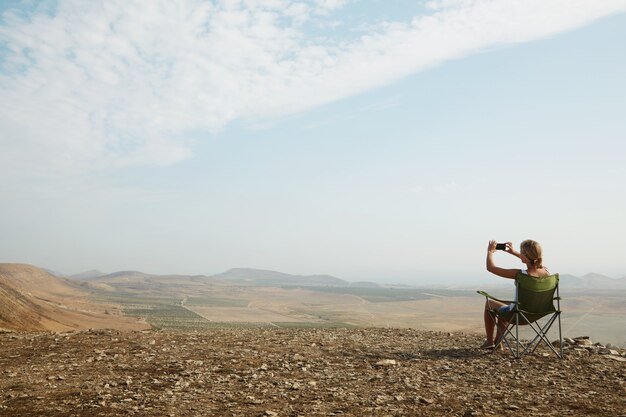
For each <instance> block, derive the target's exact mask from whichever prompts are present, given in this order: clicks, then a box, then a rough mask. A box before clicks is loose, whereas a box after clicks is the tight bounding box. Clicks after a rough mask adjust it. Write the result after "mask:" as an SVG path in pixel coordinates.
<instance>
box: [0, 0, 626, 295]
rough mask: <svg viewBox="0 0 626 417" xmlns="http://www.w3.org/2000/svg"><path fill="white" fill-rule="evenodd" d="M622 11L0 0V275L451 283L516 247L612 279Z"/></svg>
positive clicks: (338, 0)
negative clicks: (249, 275) (314, 277)
mask: <svg viewBox="0 0 626 417" xmlns="http://www.w3.org/2000/svg"><path fill="white" fill-rule="evenodd" d="M625 12H626V1H623V0H607V1H602V2H597V1H592V0H575V1H572V0H567V1H566V0H551V1H545V0H542V1H539V0H525V1H517V0H501V1H490V0H477V1H472V2H468V1H462V0H446V1H421V2H419V1H400V0H398V1H394V2H386V1H385V2H383V1H378V0H367V1H365V0H364V1H356V0H353V1H351V0H318V1H307V2H296V1H289V0H275V1H253V0H250V1H245V2H232V1H193V0H184V1H183V0H181V1H177V2H169V1H152V2H149V3H146V2H141V1H108V2H105V3H101V2H82V1H66V0H59V1H56V2H52V1H33V2H23V3H22V2H15V1H3V2H2V3H1V4H0V97H1V98H2V99H1V100H0V146H1V150H2V151H1V152H0V196H1V198H0V231H1V237H0V262H25V263H29V264H34V265H38V266H42V267H46V268H49V269H52V270H55V271H58V272H63V273H66V274H72V273H78V272H81V271H85V270H89V269H95V268H97V269H99V270H102V271H107V272H112V271H119V270H127V269H133V270H141V271H146V272H150V273H155V274H165V273H182V274H215V273H218V272H222V271H225V270H227V269H230V268H233V267H252V268H259V269H269V270H277V271H283V272H288V273H293V274H303V275H307V274H331V275H334V276H337V277H340V278H343V279H346V280H349V281H359V280H373V281H377V282H403V283H409V284H416V285H421V284H433V283H454V284H458V283H463V282H468V281H476V280H482V279H491V278H490V277H489V275H488V274H487V273H486V271H484V252H485V249H486V246H487V241H488V240H489V239H496V240H499V241H512V242H514V243H515V244H519V242H520V241H521V240H523V239H526V238H532V239H536V240H538V241H540V242H541V243H542V245H543V246H544V250H545V260H546V264H547V265H548V266H549V267H550V269H551V270H552V271H558V272H561V273H570V274H574V275H582V274H585V273H587V272H591V271H593V272H596V273H600V274H605V275H608V276H611V277H615V278H619V277H624V276H626V265H625V264H624V261H623V253H624V249H626V223H625V221H624V213H625V212H626V164H625V163H624V162H625V157H624V155H626V145H625V144H624V138H625V137H626V121H625V119H624V109H625V108H626V77H624V74H626V54H624V42H623V41H624V39H626V13H625ZM498 262H500V263H501V264H503V265H505V266H507V265H510V266H517V265H519V263H518V262H515V260H513V259H507V258H506V255H505V254H499V258H498Z"/></svg>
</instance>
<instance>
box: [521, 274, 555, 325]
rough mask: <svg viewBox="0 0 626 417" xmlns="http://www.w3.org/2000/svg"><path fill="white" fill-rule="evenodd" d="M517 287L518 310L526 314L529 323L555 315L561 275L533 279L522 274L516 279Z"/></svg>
mask: <svg viewBox="0 0 626 417" xmlns="http://www.w3.org/2000/svg"><path fill="white" fill-rule="evenodd" d="M515 285H516V286H517V302H518V308H519V309H520V310H521V311H523V312H524V315H525V316H526V317H527V318H528V321H530V322H534V321H535V320H538V319H540V318H541V317H543V316H545V315H547V314H550V313H554V312H555V311H557V309H556V308H555V306H554V298H555V295H554V293H555V292H557V296H558V287H559V274H554V275H550V276H547V277H531V276H529V275H525V274H522V273H521V272H520V273H518V274H517V276H516V277H515Z"/></svg>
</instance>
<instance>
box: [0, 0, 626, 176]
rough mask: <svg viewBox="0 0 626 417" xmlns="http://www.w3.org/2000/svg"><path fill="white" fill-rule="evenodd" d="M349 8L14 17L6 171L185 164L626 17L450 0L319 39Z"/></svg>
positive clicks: (6, 100)
mask: <svg viewBox="0 0 626 417" xmlns="http://www.w3.org/2000/svg"><path fill="white" fill-rule="evenodd" d="M348 3H349V2H348V1H345V0H334V1H333V0H318V1H315V2H304V1H299V2H298V1H291V0H273V1H268V0H262V1H261V0H245V1H226V0H223V1H217V2H206V1H198V0H181V1H178V2H171V1H165V0H162V1H157V0H155V1H150V2H143V1H126V0H111V1H108V2H104V3H103V2H83V1H78V0H76V1H71V0H61V1H60V2H59V6H58V9H57V10H56V11H55V12H54V13H53V14H52V15H48V14H38V15H33V16H30V17H29V18H24V17H19V16H20V15H12V14H11V12H6V13H5V15H4V16H3V19H2V22H3V23H2V24H1V25H0V43H1V44H2V45H4V47H5V48H6V50H5V51H4V52H0V54H1V55H0V56H2V60H0V63H1V68H2V72H0V96H1V97H2V101H1V103H0V145H1V146H2V150H3V152H2V153H1V155H0V164H1V165H2V166H3V170H5V172H8V171H11V170H13V171H20V170H24V169H29V170H33V169H40V170H41V171H43V172H49V171H50V170H51V169H52V170H60V171H63V170H67V169H72V170H74V169H79V170H82V169H87V168H89V167H111V166H120V165H140V164H168V163H174V162H177V161H180V160H182V159H184V158H187V157H189V156H190V155H191V150H190V149H191V146H192V144H191V142H190V141H189V139H188V137H189V133H190V132H194V131H199V130H200V131H209V132H215V131H218V130H219V129H221V128H223V127H224V126H225V125H226V124H228V123H229V122H231V121H233V120H236V119H244V120H259V119H263V118H268V117H274V116H278V115H283V114H287V113H292V112H297V111H303V110H306V109H309V108H312V107H315V106H318V105H320V104H323V103H327V102H330V101H333V100H338V99H341V98H345V97H348V96H351V95H354V94H358V93H361V92H364V91H367V90H368V89H372V88H375V87H378V86H381V85H384V84H386V83H390V82H393V81H394V80H397V79H399V78H401V77H404V76H407V75H409V74H411V73H414V72H416V71H419V70H421V69H424V68H426V67H429V66H433V65H437V64H439V63H441V62H444V61H446V60H451V59H455V58H459V57H462V56H465V55H467V54H470V53H473V52H478V51H481V50H484V49H486V48H489V47H493V46H498V45H503V44H512V43H517V42H525V41H530V40H534V39H538V38H541V37H546V36H550V35H554V34H556V33H559V32H562V31H566V30H571V29H574V28H577V27H580V26H582V25H585V24H588V23H589V22H591V21H593V20H595V19H598V18H601V17H603V16H606V15H609V14H612V13H617V12H620V11H624V10H626V1H624V0H605V1H602V2H597V1H594V0H551V1H546V0H497V1H495V0H473V1H469V0H442V1H433V2H430V7H431V9H432V10H433V12H432V13H431V14H429V15H416V16H415V17H414V18H413V20H412V21H411V22H410V23H409V24H403V23H395V22H378V23H379V24H377V25H373V26H371V27H372V29H371V32H370V33H367V34H364V35H363V36H362V37H360V38H359V39H357V40H350V41H348V40H345V39H328V38H312V37H307V35H306V33H307V32H306V30H305V29H304V28H303V26H302V25H303V24H306V22H307V21H309V20H310V19H319V18H320V17H319V16H324V15H328V18H331V17H332V16H330V14H332V12H333V11H334V10H337V9H339V8H341V7H346V5H348ZM316 16H317V17H316ZM371 23H376V22H371ZM0 51H1V49H0Z"/></svg>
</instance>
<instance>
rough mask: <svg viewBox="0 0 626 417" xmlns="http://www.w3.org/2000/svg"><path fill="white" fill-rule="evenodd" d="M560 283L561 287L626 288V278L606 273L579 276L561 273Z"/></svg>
mask: <svg viewBox="0 0 626 417" xmlns="http://www.w3.org/2000/svg"><path fill="white" fill-rule="evenodd" d="M559 278H560V280H559V284H560V287H561V288H571V289H590V290H591V289H595V290H626V278H619V279H615V278H611V277H607V276H606V275H601V274H596V273H593V272H590V273H588V274H585V275H583V276H582V277H577V276H574V275H570V274H561V275H560V277H559Z"/></svg>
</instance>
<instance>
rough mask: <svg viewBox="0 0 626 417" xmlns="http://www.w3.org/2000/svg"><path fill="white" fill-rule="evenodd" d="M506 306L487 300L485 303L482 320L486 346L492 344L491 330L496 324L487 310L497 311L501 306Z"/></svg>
mask: <svg viewBox="0 0 626 417" xmlns="http://www.w3.org/2000/svg"><path fill="white" fill-rule="evenodd" d="M505 305H506V304H504V303H501V302H499V301H495V300H487V301H486V302H485V311H484V313H483V319H484V321H485V337H486V339H487V342H486V343H487V344H492V343H493V342H494V339H493V330H494V328H495V326H496V322H495V321H494V319H493V317H491V314H489V311H488V310H490V309H491V310H497V309H499V308H500V307H502V306H505Z"/></svg>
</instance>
